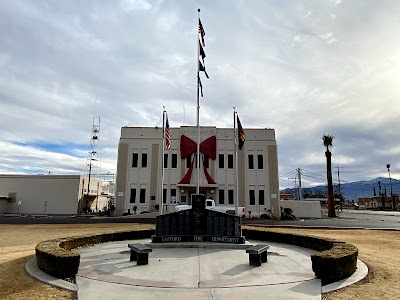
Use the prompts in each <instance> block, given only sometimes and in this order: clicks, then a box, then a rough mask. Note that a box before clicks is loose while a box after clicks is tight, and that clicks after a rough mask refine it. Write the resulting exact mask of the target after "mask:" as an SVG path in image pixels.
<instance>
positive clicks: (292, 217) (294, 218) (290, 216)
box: [281, 214, 296, 220]
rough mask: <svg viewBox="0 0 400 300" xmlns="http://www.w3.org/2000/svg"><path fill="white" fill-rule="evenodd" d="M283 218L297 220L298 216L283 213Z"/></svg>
mask: <svg viewBox="0 0 400 300" xmlns="http://www.w3.org/2000/svg"><path fill="white" fill-rule="evenodd" d="M281 220H296V217H295V216H294V215H287V214H282V215H281Z"/></svg>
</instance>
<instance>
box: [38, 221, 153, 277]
mask: <svg viewBox="0 0 400 300" xmlns="http://www.w3.org/2000/svg"><path fill="white" fill-rule="evenodd" d="M154 232H155V231H154V229H148V230H136V231H117V232H113V233H104V234H98V235H84V236H73V237H67V238H60V239H55V240H49V241H44V242H41V243H39V244H37V245H36V248H35V250H36V261H37V265H38V267H39V268H40V269H41V270H42V271H43V272H45V273H47V274H49V275H51V276H54V277H56V278H60V279H67V278H71V279H75V276H76V274H77V273H78V268H79V263H80V255H79V253H78V252H75V251H73V249H75V248H78V247H83V246H87V245H94V244H99V243H106V242H112V241H123V240H135V239H144V238H150V237H151V235H152V234H154Z"/></svg>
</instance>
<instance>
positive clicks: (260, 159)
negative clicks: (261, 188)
mask: <svg viewBox="0 0 400 300" xmlns="http://www.w3.org/2000/svg"><path fill="white" fill-rule="evenodd" d="M257 166H258V169H259V170H262V169H264V158H263V156H262V154H258V155H257Z"/></svg>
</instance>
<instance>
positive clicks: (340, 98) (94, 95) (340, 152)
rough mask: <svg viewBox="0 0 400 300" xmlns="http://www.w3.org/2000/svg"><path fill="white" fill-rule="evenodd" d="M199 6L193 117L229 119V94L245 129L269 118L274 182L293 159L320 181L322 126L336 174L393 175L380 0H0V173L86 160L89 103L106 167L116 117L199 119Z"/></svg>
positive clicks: (394, 95) (395, 156)
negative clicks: (275, 158)
mask: <svg viewBox="0 0 400 300" xmlns="http://www.w3.org/2000/svg"><path fill="white" fill-rule="evenodd" d="M198 8H201V19H202V23H203V25H204V29H205V31H206V36H205V38H206V47H205V51H206V54H207V58H206V68H207V72H208V74H209V75H210V79H208V80H207V79H205V78H204V79H203V80H202V83H203V91H204V98H202V99H201V110H200V118H201V121H200V123H201V125H211V126H217V127H231V126H232V113H233V111H232V107H233V106H235V107H236V109H237V111H238V113H239V115H240V119H241V121H242V125H243V126H244V128H245V129H246V127H247V128H265V127H269V128H274V129H275V131H276V139H277V142H278V151H279V173H280V175H281V176H282V177H281V179H282V181H281V185H282V188H285V187H288V186H290V185H291V184H292V185H293V184H294V181H293V179H289V178H290V177H289V176H286V175H285V174H290V173H291V171H292V170H294V169H296V168H302V169H304V170H306V171H307V172H308V173H307V172H306V171H305V173H306V174H307V175H308V176H304V178H303V186H308V185H312V184H320V183H324V182H325V181H324V176H323V175H324V172H325V157H324V147H323V144H322V139H321V137H322V135H323V134H325V133H328V134H332V135H334V137H335V138H334V141H333V150H332V151H333V156H332V163H333V165H334V166H340V167H341V169H340V170H341V179H343V180H346V181H353V180H368V179H371V178H375V177H378V176H387V169H386V167H385V166H386V164H387V163H390V164H391V175H392V177H394V178H400V162H399V157H400V144H399V141H400V131H399V125H398V124H399V116H400V105H399V100H398V99H399V98H400V97H399V96H400V85H399V84H398V81H399V78H400V76H399V75H400V54H399V53H400V52H399V48H400V40H399V39H398V38H397V36H398V35H399V32H400V2H398V1H389V0H383V1H368V0H352V1H345V0H343V1H340V0H335V1H330V0H325V1H322V0H321V1H319V0H318V1H312V0H307V1H289V0H286V1H285V0H283V1H272V0H270V1H255V0H250V1H242V0H232V1H227V0H226V1H211V0H209V1H172V0H171V1H161V0H158V1H146V0H123V1H84V2H82V1H75V0H73V1H40V0H39V1H11V0H9V1H7V0H5V1H1V2H0V107H1V110H0V125H1V128H2V134H1V135H0V149H2V150H1V151H0V173H32V174H37V173H46V172H48V171H51V172H53V173H55V174H72V173H74V174H76V173H80V172H83V171H84V169H85V164H86V159H85V158H86V156H87V152H88V149H89V143H90V131H91V128H92V120H93V115H94V111H95V115H96V116H100V118H101V140H100V146H101V165H102V169H103V171H104V172H105V173H106V172H111V173H114V172H115V169H116V159H117V147H118V140H119V135H120V129H121V127H122V126H126V125H128V124H129V125H131V126H162V124H161V123H162V107H163V105H165V106H166V110H167V111H168V115H169V121H170V125H171V126H172V127H175V126H176V127H177V126H181V125H195V124H196V68H197V66H196V59H197V58H196V53H197V48H196V41H197V9H198ZM95 103H96V104H95ZM312 174H314V175H312ZM315 174H319V175H322V176H317V175H315ZM284 175H285V176H284ZM291 182H292V183H291Z"/></svg>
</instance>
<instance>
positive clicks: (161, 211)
mask: <svg viewBox="0 0 400 300" xmlns="http://www.w3.org/2000/svg"><path fill="white" fill-rule="evenodd" d="M162 121H163V125H162V126H163V130H162V144H161V148H162V151H161V192H160V195H161V196H160V199H161V201H160V216H161V215H162V214H163V212H164V199H163V197H164V151H165V106H163V117H162Z"/></svg>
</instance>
